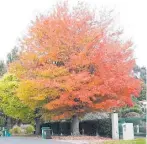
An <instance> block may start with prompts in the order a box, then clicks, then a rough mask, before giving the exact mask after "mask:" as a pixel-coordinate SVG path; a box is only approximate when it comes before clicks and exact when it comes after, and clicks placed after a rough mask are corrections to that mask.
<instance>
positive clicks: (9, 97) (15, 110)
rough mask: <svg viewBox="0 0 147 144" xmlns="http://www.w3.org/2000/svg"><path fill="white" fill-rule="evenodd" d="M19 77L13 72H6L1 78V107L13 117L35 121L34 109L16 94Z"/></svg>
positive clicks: (7, 114)
mask: <svg viewBox="0 0 147 144" xmlns="http://www.w3.org/2000/svg"><path fill="white" fill-rule="evenodd" d="M18 85H19V81H18V79H17V78H16V77H15V76H14V75H12V74H5V75H4V76H3V78H2V79H1V80H0V109H1V110H2V112H3V113H4V114H5V115H6V116H8V117H11V118H14V119H17V120H21V121H23V122H31V121H33V118H34V114H33V111H32V110H31V109H30V108H29V107H27V106H26V105H25V104H24V103H22V102H21V101H20V100H19V99H18V97H17V96H16V89H17V87H18Z"/></svg>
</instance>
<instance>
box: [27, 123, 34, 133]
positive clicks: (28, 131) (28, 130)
mask: <svg viewBox="0 0 147 144" xmlns="http://www.w3.org/2000/svg"><path fill="white" fill-rule="evenodd" d="M34 131H35V128H34V127H33V126H32V125H29V126H27V127H26V128H25V132H26V134H33V132H34Z"/></svg>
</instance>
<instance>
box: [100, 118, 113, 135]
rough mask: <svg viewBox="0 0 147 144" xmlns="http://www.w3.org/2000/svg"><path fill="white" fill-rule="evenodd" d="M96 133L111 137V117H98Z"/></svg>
mask: <svg viewBox="0 0 147 144" xmlns="http://www.w3.org/2000/svg"><path fill="white" fill-rule="evenodd" d="M98 123H99V125H98V133H99V135H101V136H107V137H112V124H111V119H100V120H99V121H98Z"/></svg>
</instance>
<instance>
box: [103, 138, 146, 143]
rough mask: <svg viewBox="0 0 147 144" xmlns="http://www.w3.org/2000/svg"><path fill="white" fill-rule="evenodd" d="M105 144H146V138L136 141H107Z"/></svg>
mask: <svg viewBox="0 0 147 144" xmlns="http://www.w3.org/2000/svg"><path fill="white" fill-rule="evenodd" d="M104 144H146V139H145V138H139V139H135V140H119V141H113V140H111V141H107V142H104Z"/></svg>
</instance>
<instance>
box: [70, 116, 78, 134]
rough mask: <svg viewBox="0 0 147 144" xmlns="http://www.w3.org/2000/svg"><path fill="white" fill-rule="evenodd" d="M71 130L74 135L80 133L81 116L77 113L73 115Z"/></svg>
mask: <svg viewBox="0 0 147 144" xmlns="http://www.w3.org/2000/svg"><path fill="white" fill-rule="evenodd" d="M71 132H72V135H74V136H78V135H80V132H79V117H78V116H77V115H74V116H73V117H72V123H71Z"/></svg>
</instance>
